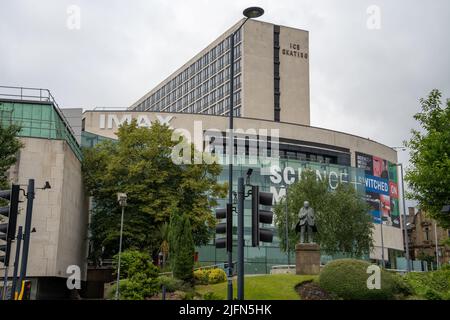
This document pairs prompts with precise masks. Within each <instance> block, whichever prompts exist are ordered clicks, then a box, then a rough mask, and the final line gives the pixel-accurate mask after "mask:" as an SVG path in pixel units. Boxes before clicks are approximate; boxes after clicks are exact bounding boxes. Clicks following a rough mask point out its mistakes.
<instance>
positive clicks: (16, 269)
mask: <svg viewBox="0 0 450 320" xmlns="http://www.w3.org/2000/svg"><path fill="white" fill-rule="evenodd" d="M21 244H22V226H19V231H18V232H17V242H16V257H15V260H14V271H13V280H12V287H11V295H10V297H9V299H10V300H15V299H16V297H15V294H16V287H17V273H18V272H19V259H20V247H21Z"/></svg>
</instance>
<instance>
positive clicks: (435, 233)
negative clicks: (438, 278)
mask: <svg viewBox="0 0 450 320" xmlns="http://www.w3.org/2000/svg"><path fill="white" fill-rule="evenodd" d="M434 242H435V246H436V264H437V266H436V270H438V269H439V268H440V267H441V264H440V262H439V247H438V236H437V223H436V221H434Z"/></svg>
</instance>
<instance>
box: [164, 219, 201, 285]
mask: <svg viewBox="0 0 450 320" xmlns="http://www.w3.org/2000/svg"><path fill="white" fill-rule="evenodd" d="M170 232H171V236H170V241H171V242H170V248H171V249H170V251H171V256H170V261H171V265H172V271H173V275H174V277H175V278H177V279H180V280H183V281H186V282H191V281H193V279H194V273H193V272H194V271H193V268H194V250H195V248H194V239H193V238H192V228H191V223H190V222H189V219H188V217H187V216H186V215H181V216H179V215H174V217H173V219H172V226H171V228H170Z"/></svg>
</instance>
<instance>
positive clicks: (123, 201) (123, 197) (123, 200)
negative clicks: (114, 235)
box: [116, 193, 127, 300]
mask: <svg viewBox="0 0 450 320" xmlns="http://www.w3.org/2000/svg"><path fill="white" fill-rule="evenodd" d="M117 201H118V202H119V205H120V206H121V207H122V216H121V218H120V240H119V261H118V263H117V284H116V300H119V284H120V255H121V253H122V234H123V214H124V212H125V207H126V205H127V194H126V193H117Z"/></svg>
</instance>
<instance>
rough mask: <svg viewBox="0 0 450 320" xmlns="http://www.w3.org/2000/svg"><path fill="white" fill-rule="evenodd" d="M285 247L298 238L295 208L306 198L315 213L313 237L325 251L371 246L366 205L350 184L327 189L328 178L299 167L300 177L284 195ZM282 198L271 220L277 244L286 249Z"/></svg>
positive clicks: (353, 252) (354, 252) (355, 251)
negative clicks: (285, 195)
mask: <svg viewBox="0 0 450 320" xmlns="http://www.w3.org/2000/svg"><path fill="white" fill-rule="evenodd" d="M287 199H288V201H287V203H288V205H287V209H288V220H289V225H288V238H289V251H290V252H293V251H294V249H295V244H296V243H297V242H298V241H299V234H297V233H296V232H295V225H296V224H297V222H298V212H299V210H300V208H301V207H302V206H303V202H304V201H309V203H310V205H311V207H312V208H314V210H315V214H316V224H317V228H318V234H317V235H316V239H315V240H316V241H317V242H318V243H319V244H320V246H321V249H322V250H324V251H325V252H327V253H329V254H335V253H345V254H348V255H350V256H354V257H359V256H361V255H363V254H366V253H368V252H370V250H371V248H372V247H373V239H372V232H373V223H372V218H371V215H370V214H369V208H368V207H367V204H366V203H365V201H364V200H363V199H362V198H361V196H360V195H359V194H358V193H357V192H356V190H355V189H354V188H353V187H352V186H351V185H345V184H340V185H339V186H338V187H337V189H336V190H330V188H329V183H328V180H326V179H323V180H320V179H317V176H316V174H315V172H314V171H311V170H307V171H303V172H302V175H301V179H300V180H299V181H297V182H296V183H294V184H292V185H290V186H289V190H288V197H287ZM285 201H286V200H285V199H283V200H282V201H281V202H279V203H278V204H277V205H275V209H274V210H275V224H276V226H277V229H278V234H279V235H280V247H281V249H282V250H283V251H286V237H285V234H286V229H285V228H286V224H285V220H286V206H285V204H286V203H285Z"/></svg>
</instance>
